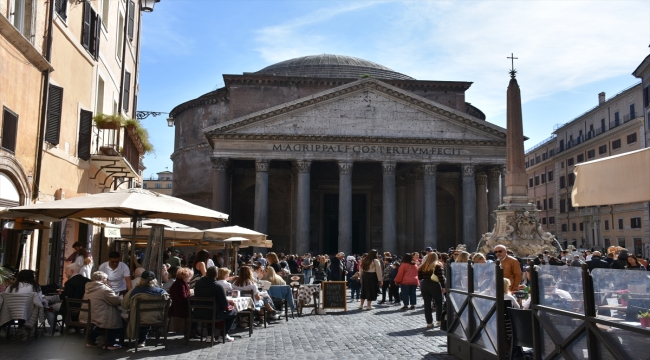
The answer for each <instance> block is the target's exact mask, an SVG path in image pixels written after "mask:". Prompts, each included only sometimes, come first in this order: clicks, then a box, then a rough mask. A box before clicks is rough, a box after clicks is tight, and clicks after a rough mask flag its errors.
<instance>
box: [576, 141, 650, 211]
mask: <svg viewBox="0 0 650 360" xmlns="http://www.w3.org/2000/svg"><path fill="white" fill-rule="evenodd" d="M573 172H574V173H575V174H576V180H575V184H574V186H573V190H572V191H571V201H572V205H573V206H597V205H611V204H625V203H634V202H643V201H650V148H646V149H641V150H637V151H631V152H628V153H625V154H621V155H616V156H611V157H608V158H604V159H599V160H594V161H589V162H586V163H584V164H579V165H576V166H575V167H574V168H573Z"/></svg>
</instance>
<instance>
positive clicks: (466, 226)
mask: <svg viewBox="0 0 650 360" xmlns="http://www.w3.org/2000/svg"><path fill="white" fill-rule="evenodd" d="M462 167H463V243H464V244H465V245H466V246H467V251H468V252H473V251H476V245H477V243H478V238H477V237H476V184H475V183H476V180H474V165H471V164H463V166H462Z"/></svg>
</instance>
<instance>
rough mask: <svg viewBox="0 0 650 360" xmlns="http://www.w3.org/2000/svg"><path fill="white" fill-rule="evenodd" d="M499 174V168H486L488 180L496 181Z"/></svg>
mask: <svg viewBox="0 0 650 360" xmlns="http://www.w3.org/2000/svg"><path fill="white" fill-rule="evenodd" d="M500 176H501V169H500V168H498V167H493V168H491V169H490V170H488V178H489V179H490V180H494V181H497V180H499V177H500Z"/></svg>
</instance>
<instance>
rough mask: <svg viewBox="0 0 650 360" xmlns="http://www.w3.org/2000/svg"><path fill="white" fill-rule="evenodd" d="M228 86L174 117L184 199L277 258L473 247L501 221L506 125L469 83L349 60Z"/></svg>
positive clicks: (301, 61) (231, 78)
mask: <svg viewBox="0 0 650 360" xmlns="http://www.w3.org/2000/svg"><path fill="white" fill-rule="evenodd" d="M223 80H224V84H225V86H224V87H222V88H220V89H217V90H215V91H212V92H209V93H207V94H204V95H202V96H200V97H198V98H196V99H193V100H189V101H187V102H185V103H182V104H180V105H178V106H176V107H175V108H174V109H173V110H172V112H171V116H173V118H174V120H175V126H176V133H175V140H174V153H173V154H172V156H171V158H172V160H173V163H174V180H173V181H174V183H173V189H174V190H173V195H174V196H177V197H180V198H183V199H185V200H188V201H190V202H193V203H195V204H198V205H202V206H205V207H210V208H213V209H215V210H218V211H222V212H225V213H227V214H229V215H230V219H231V222H230V223H231V224H233V225H239V226H243V227H247V228H252V229H255V230H257V231H260V232H263V233H265V234H268V236H269V239H271V240H273V250H274V251H277V252H280V251H282V252H291V253H300V254H302V253H306V252H308V251H309V252H312V253H321V254H322V253H329V254H333V253H336V252H338V251H343V252H345V253H346V254H350V253H362V252H365V251H368V250H370V249H371V248H376V249H379V250H380V251H390V252H392V253H394V252H397V253H399V254H402V253H404V252H409V251H414V250H422V249H424V248H425V247H427V246H431V247H434V248H437V249H439V250H446V249H448V248H449V247H452V246H456V245H457V244H465V245H467V246H468V248H469V249H470V250H473V249H475V248H476V245H477V242H478V239H479V238H480V236H481V234H482V233H485V232H487V231H488V230H491V229H492V227H493V224H494V218H493V217H492V216H491V215H490V214H491V213H492V211H493V210H496V208H497V207H498V206H499V204H500V203H501V196H502V194H501V193H502V192H503V190H502V186H501V185H500V184H501V183H502V181H500V179H502V178H503V175H504V172H505V168H504V164H505V156H506V133H505V129H503V128H501V127H499V126H496V125H494V124H491V123H489V122H486V121H485V115H484V114H483V112H481V111H480V110H479V109H477V108H476V107H474V106H472V105H471V104H470V103H469V102H467V99H466V98H465V92H466V91H467V89H469V87H470V86H471V85H472V83H471V82H465V81H431V80H416V79H414V78H412V77H410V76H408V75H404V74H401V73H399V72H396V71H393V70H391V69H389V68H387V67H385V66H382V65H379V64H376V63H374V62H371V61H367V60H362V59H358V58H354V57H349V56H340V55H316V56H306V57H301V58H296V59H291V60H287V61H283V62H280V63H277V64H274V65H270V66H268V67H266V68H264V69H262V70H259V71H256V72H244V73H243V74H240V75H223ZM504 90H505V89H504ZM504 93H505V91H504ZM197 225H198V224H197Z"/></svg>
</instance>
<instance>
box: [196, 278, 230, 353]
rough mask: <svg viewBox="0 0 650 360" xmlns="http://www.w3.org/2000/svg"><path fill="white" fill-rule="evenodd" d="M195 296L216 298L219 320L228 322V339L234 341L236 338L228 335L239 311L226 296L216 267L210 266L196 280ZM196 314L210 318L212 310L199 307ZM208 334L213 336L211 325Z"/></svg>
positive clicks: (201, 317)
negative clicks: (202, 275)
mask: <svg viewBox="0 0 650 360" xmlns="http://www.w3.org/2000/svg"><path fill="white" fill-rule="evenodd" d="M194 296H196V297H206V298H214V299H215V300H216V303H217V320H225V323H226V324H225V327H226V341H234V339H233V338H232V337H230V336H229V335H228V331H230V328H231V327H232V324H233V323H234V322H235V318H236V317H237V311H235V308H234V305H233V304H231V303H230V302H229V301H228V299H227V298H226V290H225V289H224V288H223V286H222V285H221V284H220V283H218V282H217V268H216V267H214V266H210V267H209V268H208V269H207V270H206V272H205V276H204V277H202V278H201V279H199V281H197V282H196V285H195V286H194ZM194 316H195V317H197V318H200V319H210V317H211V316H212V311H211V310H209V309H197V310H195V313H194ZM208 335H210V336H212V328H211V327H208Z"/></svg>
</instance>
